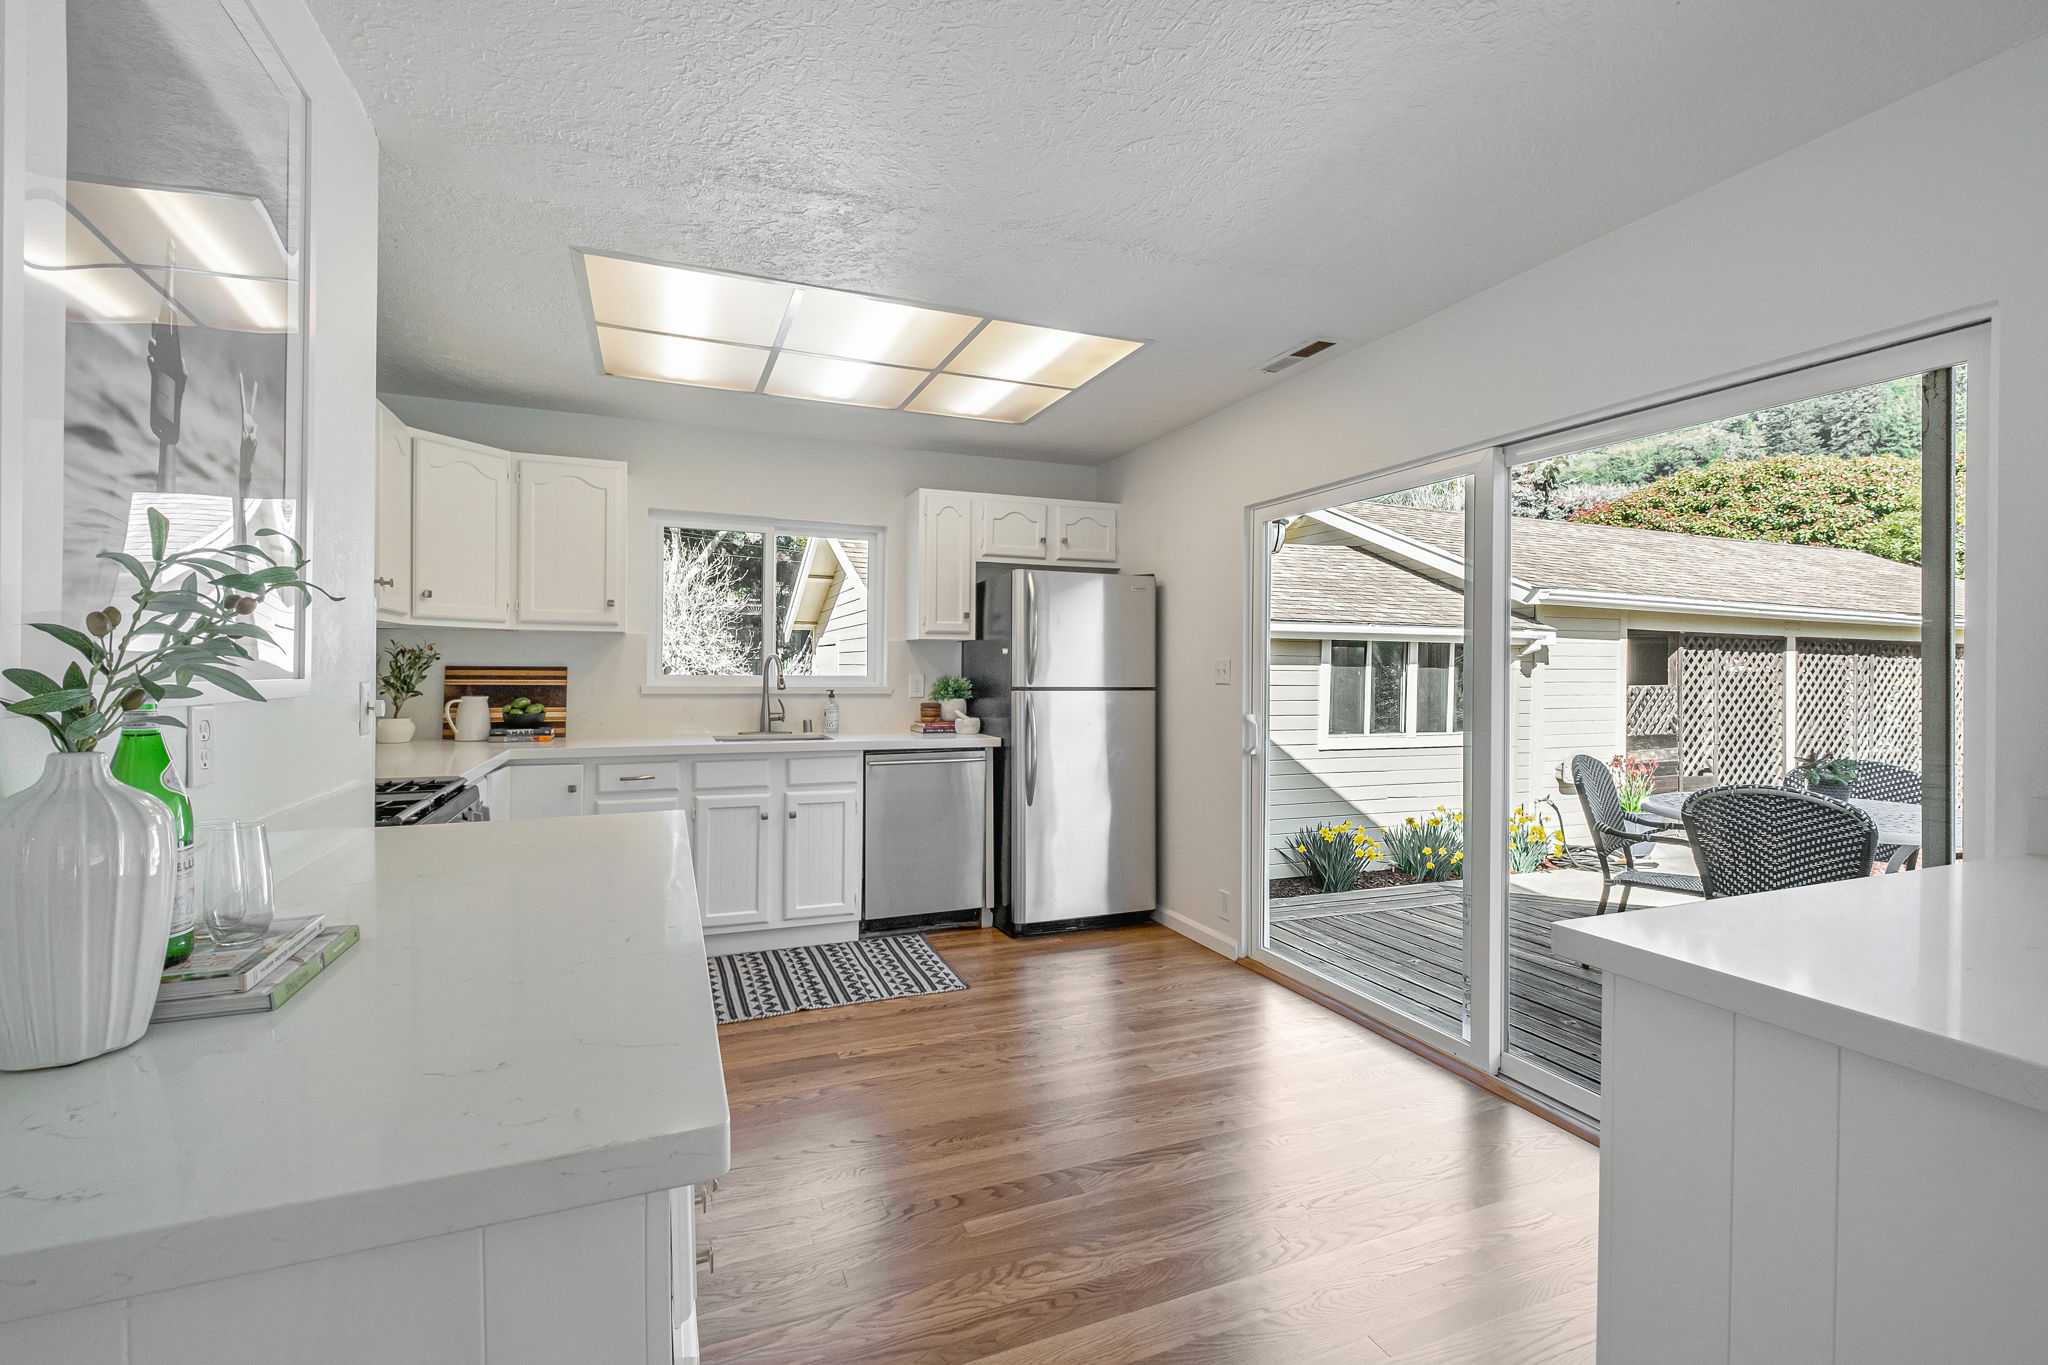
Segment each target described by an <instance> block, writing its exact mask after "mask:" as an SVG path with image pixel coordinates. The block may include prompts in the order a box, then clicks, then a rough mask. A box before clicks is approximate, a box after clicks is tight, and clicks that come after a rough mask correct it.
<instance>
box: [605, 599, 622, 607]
mask: <svg viewBox="0 0 2048 1365" xmlns="http://www.w3.org/2000/svg"><path fill="white" fill-rule="evenodd" d="M604 604H605V605H606V606H608V607H616V606H617V605H619V604H618V602H617V601H615V600H613V599H612V598H609V597H607V598H605V599H604Z"/></svg>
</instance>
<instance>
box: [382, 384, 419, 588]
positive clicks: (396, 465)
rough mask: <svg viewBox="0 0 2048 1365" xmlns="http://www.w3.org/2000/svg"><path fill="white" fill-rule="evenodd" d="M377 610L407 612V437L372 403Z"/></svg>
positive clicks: (409, 542) (388, 413)
mask: <svg viewBox="0 0 2048 1365" xmlns="http://www.w3.org/2000/svg"><path fill="white" fill-rule="evenodd" d="M376 562H377V569H376V574H377V581H376V588H377V594H376V596H377V615H379V616H381V617H385V618H387V619H389V618H397V619H401V620H402V619H403V618H405V617H406V616H408V615H410V614H411V612H412V441H411V438H410V435H409V433H408V432H407V431H406V429H405V423H403V422H401V421H399V420H398V418H397V417H396V416H394V415H393V414H392V412H391V410H390V409H388V408H386V407H385V406H384V405H383V404H382V403H379V404H378V405H377V555H376Z"/></svg>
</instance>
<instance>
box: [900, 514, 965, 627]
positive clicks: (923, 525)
mask: <svg viewBox="0 0 2048 1365" xmlns="http://www.w3.org/2000/svg"><path fill="white" fill-rule="evenodd" d="M908 577H909V579H910V613H909V617H908V619H909V620H910V621H911V622H912V623H913V629H914V631H915V634H914V635H913V636H912V638H913V639H919V640H971V639H973V638H974V498H973V497H972V496H971V495H970V494H967V493H941V492H935V491H933V490H931V489H922V490H920V491H919V492H918V493H917V494H915V495H914V496H913V497H912V498H911V504H910V572H909V574H908Z"/></svg>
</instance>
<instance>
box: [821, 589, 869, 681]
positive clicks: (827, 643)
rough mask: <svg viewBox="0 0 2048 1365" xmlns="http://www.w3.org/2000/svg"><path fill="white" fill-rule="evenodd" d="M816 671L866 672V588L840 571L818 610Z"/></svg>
mask: <svg viewBox="0 0 2048 1365" xmlns="http://www.w3.org/2000/svg"><path fill="white" fill-rule="evenodd" d="M818 623H819V629H818V643H817V655H818V664H817V672H818V673H820V674H837V673H853V674H860V673H865V672H867V671H868V590H867V586H866V585H865V584H863V583H862V582H861V581H860V580H859V579H858V578H855V577H854V576H853V575H852V574H850V573H846V572H844V571H843V570H842V571H841V573H840V575H839V578H838V580H837V581H836V582H834V583H833V585H832V588H831V591H830V592H829V593H828V594H827V595H826V597H825V604H824V605H823V606H822V607H820V608H819V609H818Z"/></svg>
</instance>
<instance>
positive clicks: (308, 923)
mask: <svg viewBox="0 0 2048 1365" xmlns="http://www.w3.org/2000/svg"><path fill="white" fill-rule="evenodd" d="M361 938H362V931H361V930H360V929H358V928H357V927H356V926H355V925H353V924H337V925H334V926H332V927H329V926H328V924H327V923H326V921H325V920H324V919H323V918H322V917H321V916H319V915H309V916H306V917H305V918H303V919H281V920H279V921H277V922H276V923H275V924H273V925H271V926H270V932H269V933H267V934H265V935H264V936H263V938H262V939H261V940H260V941H259V942H256V943H250V944H245V945H242V946H239V947H234V948H221V947H216V946H214V945H212V944H208V943H206V942H205V941H204V940H201V947H200V949H199V951H197V952H195V953H193V954H192V956H191V957H189V958H186V959H185V960H184V961H183V962H181V963H179V964H178V965H177V966H175V967H173V968H171V969H170V970H169V971H167V972H165V973H164V980H163V985H162V986H160V987H159V988H158V989H157V994H156V1009H155V1011H154V1012H153V1013H152V1014H151V1015H150V1016H149V1019H150V1022H151V1023H153V1024H161V1023H165V1022H167V1021H169V1020H172V1019H211V1018H213V1017H214V1016H215V1015H221V1014H261V1013H263V1012H265V1011H267V1010H274V1009H282V1008H283V1007H284V1005H285V1003H286V1002H287V1001H289V1000H290V999H291V998H292V997H293V996H295V995H297V994H298V993H299V992H300V991H302V990H304V989H305V986H306V983H307V982H309V981H311V980H312V979H313V978H314V977H316V976H318V975H320V973H321V972H323V971H325V970H326V969H327V968H328V967H329V966H330V965H332V964H333V962H334V961H335V959H337V958H339V957H340V956H341V955H342V954H343V953H346V952H347V951H348V950H349V949H351V948H353V947H355V946H356V944H357V943H358V942H359V941H360V940H361Z"/></svg>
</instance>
